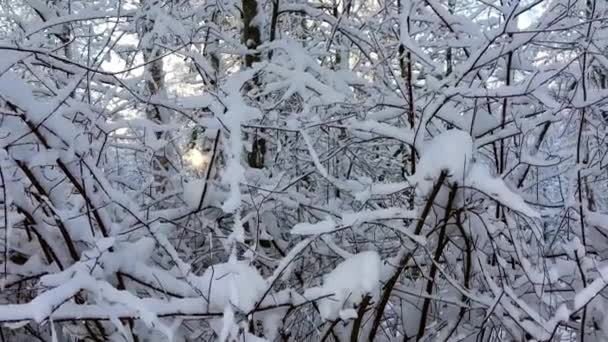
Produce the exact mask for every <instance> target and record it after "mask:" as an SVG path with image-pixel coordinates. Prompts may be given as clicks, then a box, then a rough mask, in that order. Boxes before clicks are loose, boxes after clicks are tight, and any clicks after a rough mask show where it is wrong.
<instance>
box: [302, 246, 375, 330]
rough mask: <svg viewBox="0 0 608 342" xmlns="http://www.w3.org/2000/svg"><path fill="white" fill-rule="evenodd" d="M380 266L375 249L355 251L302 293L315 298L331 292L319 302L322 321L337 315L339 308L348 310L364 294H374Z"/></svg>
mask: <svg viewBox="0 0 608 342" xmlns="http://www.w3.org/2000/svg"><path fill="white" fill-rule="evenodd" d="M381 267H382V262H381V259H380V255H378V253H377V252H374V251H366V252H361V253H358V254H355V255H353V256H352V257H350V258H349V259H346V260H344V261H343V262H341V263H340V264H338V266H336V268H334V269H333V270H332V271H331V272H330V273H328V274H327V275H325V276H324V277H323V285H322V286H321V287H320V288H312V289H309V290H307V291H306V294H305V295H306V296H307V297H316V296H321V295H324V294H331V295H332V296H331V297H329V298H324V299H322V300H320V301H319V310H320V312H321V317H323V318H324V319H326V320H331V319H335V318H338V317H339V315H340V312H341V311H342V309H343V308H344V309H352V306H353V305H355V304H357V303H359V302H360V301H361V300H362V299H363V297H364V296H365V295H368V294H369V295H371V296H374V295H375V294H376V291H377V290H378V288H379V286H380V285H381V284H380V270H381ZM347 312H348V311H347ZM348 316H349V317H350V315H348Z"/></svg>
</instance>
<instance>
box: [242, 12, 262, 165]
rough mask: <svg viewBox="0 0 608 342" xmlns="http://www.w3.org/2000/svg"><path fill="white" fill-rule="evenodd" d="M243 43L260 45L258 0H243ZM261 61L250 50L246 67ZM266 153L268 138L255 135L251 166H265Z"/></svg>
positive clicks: (250, 45) (250, 47)
mask: <svg viewBox="0 0 608 342" xmlns="http://www.w3.org/2000/svg"><path fill="white" fill-rule="evenodd" d="M242 6H243V43H245V46H246V47H247V49H249V50H255V49H257V48H258V46H260V43H261V38H260V28H259V27H258V26H257V25H256V24H255V23H254V20H255V17H256V16H257V15H258V2H257V1H256V0H243V2H242ZM259 61H260V54H259V53H257V52H251V51H249V52H248V53H247V54H246V55H245V68H250V67H251V66H252V65H253V63H255V62H259ZM265 154H266V139H264V138H261V137H259V136H258V132H257V130H256V133H255V135H254V137H253V144H252V147H251V152H250V153H249V154H248V156H247V162H248V164H249V166H251V167H252V168H256V169H262V168H264V155H265Z"/></svg>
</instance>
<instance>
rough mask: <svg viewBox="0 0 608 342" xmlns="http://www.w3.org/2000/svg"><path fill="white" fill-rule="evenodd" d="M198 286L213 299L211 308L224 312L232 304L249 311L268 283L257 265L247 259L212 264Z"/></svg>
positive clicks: (210, 300)
mask: <svg viewBox="0 0 608 342" xmlns="http://www.w3.org/2000/svg"><path fill="white" fill-rule="evenodd" d="M198 287H199V288H200V289H201V290H202V291H203V294H204V295H205V296H206V297H207V298H208V299H209V311H223V310H224V308H225V307H226V306H227V305H230V306H234V307H236V308H238V309H239V310H240V311H242V312H249V311H250V310H251V309H253V308H254V306H255V304H256V302H257V301H258V300H259V299H260V297H261V296H262V294H263V293H264V291H265V290H266V288H267V285H266V281H265V280H264V278H262V276H261V275H260V274H259V273H258V271H257V270H256V269H255V268H253V267H251V266H249V265H247V264H246V263H244V262H235V263H232V262H228V263H222V264H216V265H213V266H209V267H208V268H207V269H206V270H205V273H203V275H202V277H201V278H200V280H199V286H198Z"/></svg>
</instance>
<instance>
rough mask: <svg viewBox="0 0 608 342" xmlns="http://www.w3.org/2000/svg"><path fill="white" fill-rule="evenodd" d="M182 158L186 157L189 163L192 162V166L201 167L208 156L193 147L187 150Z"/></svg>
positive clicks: (207, 159) (205, 162)
mask: <svg viewBox="0 0 608 342" xmlns="http://www.w3.org/2000/svg"><path fill="white" fill-rule="evenodd" d="M184 159H186V160H187V161H188V162H189V163H190V164H192V166H193V167H195V168H197V169H200V168H202V167H203V166H205V164H207V162H208V161H209V157H208V156H206V155H204V154H203V153H202V152H201V151H199V150H197V149H195V148H193V149H191V150H190V151H188V152H187V153H186V155H185V156H184Z"/></svg>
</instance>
